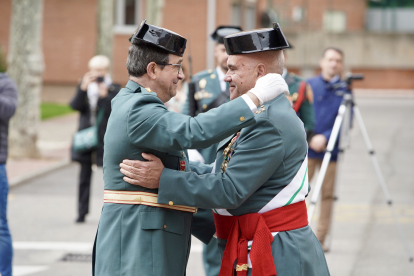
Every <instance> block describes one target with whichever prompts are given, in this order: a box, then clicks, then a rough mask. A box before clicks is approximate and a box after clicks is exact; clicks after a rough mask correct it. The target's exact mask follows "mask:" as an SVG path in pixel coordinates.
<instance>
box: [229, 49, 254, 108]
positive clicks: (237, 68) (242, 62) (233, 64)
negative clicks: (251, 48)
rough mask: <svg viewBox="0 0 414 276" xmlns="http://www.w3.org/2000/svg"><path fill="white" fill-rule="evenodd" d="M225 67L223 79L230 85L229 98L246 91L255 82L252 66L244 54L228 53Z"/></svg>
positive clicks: (231, 98)
mask: <svg viewBox="0 0 414 276" xmlns="http://www.w3.org/2000/svg"><path fill="white" fill-rule="evenodd" d="M227 67H228V71H227V74H226V77H225V78H224V80H225V81H226V82H228V83H229V85H230V100H234V99H236V98H238V97H240V96H241V95H243V94H245V93H247V92H248V91H249V90H250V89H252V88H253V87H254V85H255V84H256V77H255V74H254V70H253V69H254V66H252V64H251V62H250V60H248V58H246V55H230V56H229V58H228V60H227Z"/></svg>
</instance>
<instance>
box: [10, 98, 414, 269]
mask: <svg viewBox="0 0 414 276" xmlns="http://www.w3.org/2000/svg"><path fill="white" fill-rule="evenodd" d="M358 103H359V104H360V108H361V112H362V116H363V118H364V121H365V123H366V126H367V129H368V132H369V134H370V137H371V140H372V143H373V145H374V147H375V149H376V152H377V156H378V159H379V162H380V165H381V168H382V170H383V173H384V176H385V180H386V181H387V183H388V186H389V189H390V192H391V194H392V196H393V199H394V202H395V209H396V211H397V214H398V217H399V222H400V223H401V226H402V228H403V230H404V233H405V235H406V236H407V243H408V244H409V246H410V247H411V249H412V250H414V181H413V179H414V170H413V168H414V155H413V154H414V143H413V141H414V124H413V123H412V118H413V117H414V99H380V98H375V99H360V100H358ZM77 174H78V167H77V165H76V164H72V165H69V166H66V167H64V168H62V169H59V170H56V171H54V172H51V173H49V174H46V175H43V176H41V177H38V178H36V179H32V180H30V181H28V182H26V183H25V184H24V185H20V186H16V187H14V188H12V189H11V192H10V202H9V222H10V227H11V231H12V235H13V240H14V248H15V257H14V275H15V276H16V275H34V276H49V275H53V276H66V275H90V269H91V266H90V262H89V259H88V257H89V256H88V255H80V260H83V261H84V262H79V261H78V262H66V261H62V258H64V257H65V256H66V255H67V254H69V253H79V254H88V253H89V252H90V249H91V246H92V242H93V239H94V235H95V230H96V227H97V223H98V220H99V214H100V209H101V206H102V203H101V200H102V193H103V192H102V186H103V184H102V173H101V171H99V170H98V171H96V172H95V175H94V183H93V192H92V198H91V214H90V215H89V216H88V217H87V222H86V223H85V224H82V225H78V224H75V223H74V220H75V218H76V191H77V187H76V183H77V182H76V178H77ZM337 190H338V195H339V200H338V202H337V204H336V209H335V217H334V224H333V231H332V233H333V235H332V236H333V238H332V243H331V251H330V252H329V253H327V255H326V258H327V261H328V265H329V268H330V271H331V275H334V276H337V275H338V276H341V275H344V276H345V275H347V276H348V275H364V276H365V275H375V276H381V275H414V263H411V264H410V263H409V262H408V256H407V254H406V253H405V251H404V248H403V246H402V244H401V242H400V240H399V237H398V235H397V230H396V228H395V225H394V223H393V221H392V217H391V214H390V211H389V208H388V207H387V205H386V204H385V203H384V202H385V201H384V197H383V194H382V192H381V189H380V186H379V185H378V181H377V179H376V175H375V172H374V170H373V168H372V165H371V161H370V159H369V157H368V155H367V154H366V149H365V145H364V142H363V140H362V137H361V134H360V131H359V129H358V127H355V128H354V129H353V131H352V148H351V149H350V150H349V151H348V152H347V154H346V156H345V159H344V162H343V166H341V173H340V183H339V185H338V189H337ZM315 218H317V214H316V216H315ZM200 252H201V245H200V242H198V241H197V240H194V242H193V248H192V253H191V257H190V261H189V265H188V270H187V271H188V273H187V275H190V276H192V275H203V272H202V264H201V253H200Z"/></svg>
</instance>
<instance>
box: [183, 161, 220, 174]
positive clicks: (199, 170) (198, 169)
mask: <svg viewBox="0 0 414 276" xmlns="http://www.w3.org/2000/svg"><path fill="white" fill-rule="evenodd" d="M189 165H190V169H191V171H192V172H195V173H196V174H206V173H211V171H212V170H213V165H214V163H213V164H210V165H206V164H204V163H201V162H198V161H196V162H194V161H190V163H189Z"/></svg>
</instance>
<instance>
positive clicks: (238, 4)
mask: <svg viewBox="0 0 414 276" xmlns="http://www.w3.org/2000/svg"><path fill="white" fill-rule="evenodd" d="M231 23H232V24H233V25H236V26H241V27H242V28H243V29H244V30H252V29H255V28H256V0H233V4H232V9H231Z"/></svg>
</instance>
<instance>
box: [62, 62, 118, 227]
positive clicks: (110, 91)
mask: <svg viewBox="0 0 414 276" xmlns="http://www.w3.org/2000/svg"><path fill="white" fill-rule="evenodd" d="M88 66H89V72H87V73H86V74H85V75H84V76H83V78H82V80H81V82H80V84H79V86H78V88H77V91H76V95H75V97H74V98H73V99H72V101H71V102H70V106H71V107H72V108H73V109H75V110H77V111H79V112H80V117H79V129H78V130H82V129H86V128H88V127H91V126H93V125H95V124H97V125H98V141H99V143H98V146H97V148H95V149H93V150H89V151H85V152H77V151H76V150H75V149H74V148H73V147H72V160H73V161H77V162H79V163H80V166H81V168H80V175H79V193H78V195H79V196H78V218H77V220H76V222H78V223H82V222H84V221H85V216H86V214H88V212H89V194H90V185H91V177H92V164H94V163H95V164H96V165H97V166H99V167H102V163H103V138H104V135H105V131H106V125H107V123H108V118H109V115H110V114H111V100H112V99H113V98H114V97H115V95H116V94H117V93H118V92H119V90H120V86H119V85H117V84H113V83H112V79H111V76H110V75H109V67H110V61H109V58H107V57H106V56H94V57H93V58H92V59H91V60H90V61H89V64H88ZM102 110H103V111H102ZM100 112H101V113H103V115H102V116H99V113H100Z"/></svg>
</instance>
